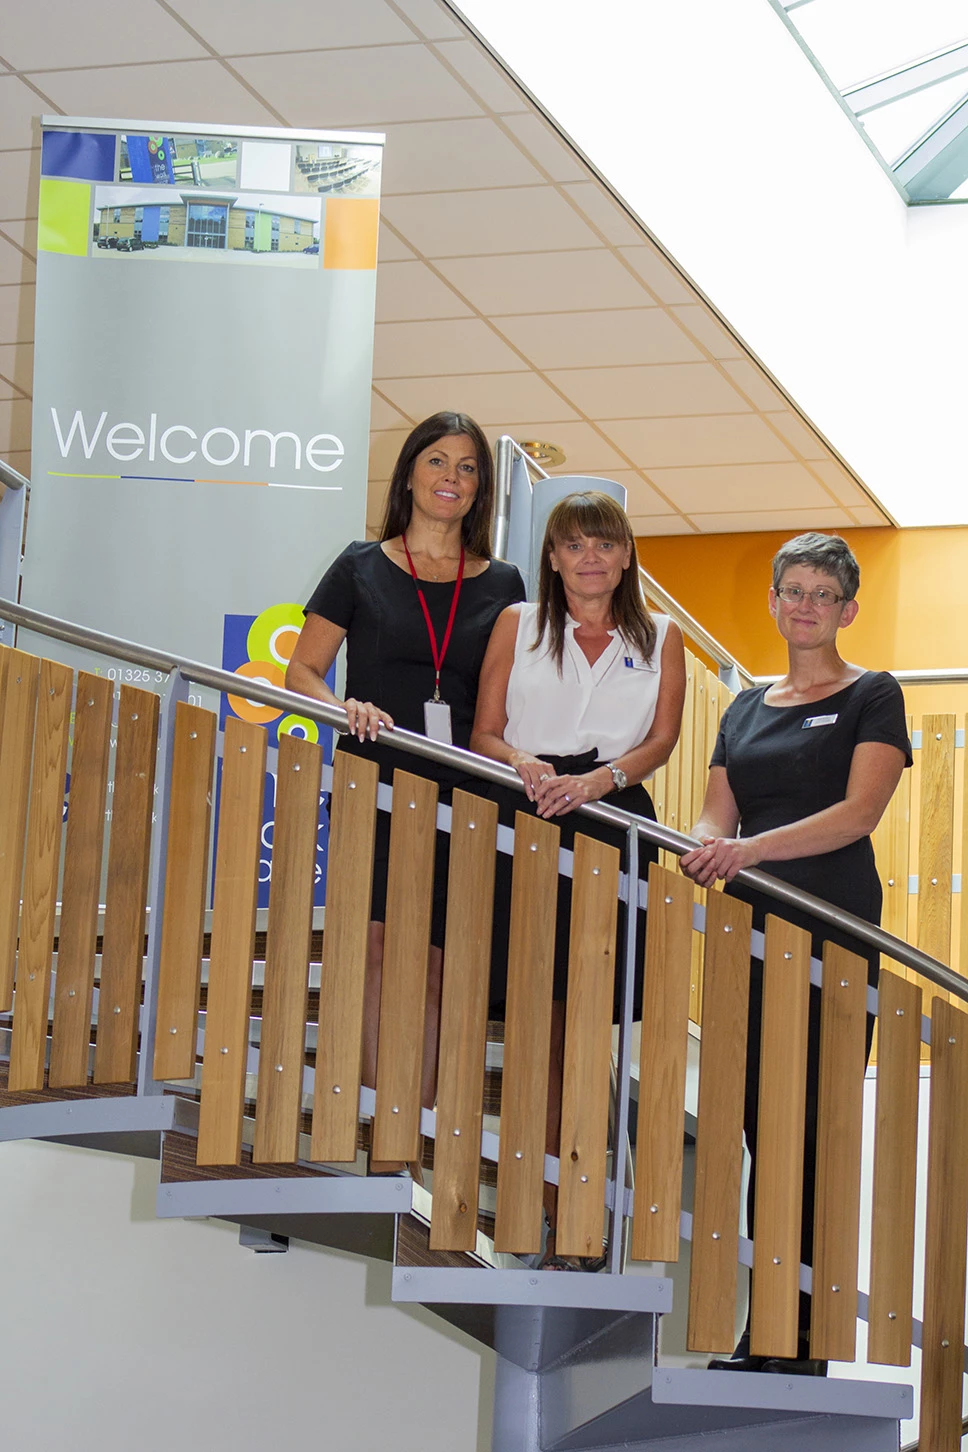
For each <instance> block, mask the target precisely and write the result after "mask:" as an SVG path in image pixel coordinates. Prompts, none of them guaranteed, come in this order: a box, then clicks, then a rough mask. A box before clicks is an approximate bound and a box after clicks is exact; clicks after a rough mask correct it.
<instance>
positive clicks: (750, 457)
mask: <svg viewBox="0 0 968 1452" xmlns="http://www.w3.org/2000/svg"><path fill="white" fill-rule="evenodd" d="M607 430H608V434H609V437H610V438H613V439H614V440H615V442H616V443H617V444H618V446H619V448H622V449H624V450H625V451H626V453H627V454H629V456H630V457H631V459H632V460H633V462H634V463H635V465H636V466H637V467H638V468H640V469H649V470H652V469H660V468H668V467H670V466H673V465H695V464H757V463H764V462H766V461H770V462H772V461H774V460H779V459H788V458H789V457H790V451H789V450H788V449H787V447H786V445H785V444H783V443H780V442H779V440H778V439H777V438H776V436H775V435H774V434H772V433H771V432H770V430H769V429H768V428H767V426H766V425H765V424H764V423H763V421H762V419H760V418H759V417H758V416H757V415H756V414H752V413H745V414H726V415H718V416H716V417H712V418H709V417H700V418H651V419H649V418H646V419H614V420H613V421H612V422H611V423H609V424H608V425H607ZM803 473H804V478H805V479H806V478H808V477H809V476H808V475H807V473H806V470H804V471H803ZM674 497H676V498H677V499H678V494H677V493H676V494H675V496H674Z"/></svg>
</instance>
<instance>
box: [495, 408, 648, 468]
mask: <svg viewBox="0 0 968 1452" xmlns="http://www.w3.org/2000/svg"><path fill="white" fill-rule="evenodd" d="M483 422H484V427H485V429H486V431H487V435H488V437H489V438H490V437H491V436H492V433H493V435H494V436H496V435H497V434H499V433H501V432H503V430H504V422H503V420H502V419H500V418H496V419H488V420H486V421H483ZM515 433H516V434H517V435H518V438H519V439H521V438H526V437H527V435H525V434H523V433H522V432H521V430H519V429H516V430H515ZM538 437H539V438H540V439H542V440H543V441H546V442H549V443H552V444H557V445H558V446H559V448H561V449H562V450H563V451H564V455H565V463H564V465H563V466H562V468H560V469H556V470H555V474H556V475H557V474H602V475H604V476H605V477H606V478H608V479H610V478H611V477H612V472H613V470H615V469H620V470H623V469H625V470H627V469H628V462H627V461H626V460H625V459H623V458H622V456H621V454H619V453H618V452H617V451H616V450H615V449H613V448H612V446H611V444H609V443H608V441H607V440H606V439H603V438H602V437H601V435H600V434H599V433H598V432H597V431H596V430H595V429H593V428H592V426H591V424H587V423H556V424H552V425H549V426H548V428H547V431H546V432H543V433H540V434H539V435H538Z"/></svg>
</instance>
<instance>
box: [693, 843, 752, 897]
mask: <svg viewBox="0 0 968 1452" xmlns="http://www.w3.org/2000/svg"><path fill="white" fill-rule="evenodd" d="M700 840H701V841H702V844H703V845H702V846H701V847H697V848H696V849H695V851H693V852H685V853H683V855H682V856H681V857H680V858H679V866H680V867H681V868H682V871H683V872H684V873H685V875H686V877H688V878H690V879H691V880H692V881H693V882H695V883H696V884H697V885H698V886H699V887H712V885H713V883H714V882H717V881H718V880H719V879H720V878H721V879H722V880H723V882H732V880H733V878H734V877H735V876H736V874H737V872H742V871H743V868H744V867H756V866H757V864H758V863H760V862H762V861H763V857H762V853H761V851H760V848H759V846H758V844H757V839H756V838H755V837H702V838H701V839H700Z"/></svg>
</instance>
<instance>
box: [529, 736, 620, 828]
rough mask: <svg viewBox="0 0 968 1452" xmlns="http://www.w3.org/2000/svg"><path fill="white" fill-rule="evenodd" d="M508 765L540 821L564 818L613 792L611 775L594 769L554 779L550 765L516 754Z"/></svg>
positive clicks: (600, 768) (601, 768)
mask: <svg viewBox="0 0 968 1452" xmlns="http://www.w3.org/2000/svg"><path fill="white" fill-rule="evenodd" d="M511 765H512V766H513V767H514V769H515V771H516V772H517V774H518V776H519V777H520V778H521V780H522V781H523V782H524V789H525V792H526V794H527V798H528V801H529V802H535V803H536V804H537V808H538V816H539V817H564V816H567V814H568V813H569V812H573V811H574V810H575V808H576V807H583V806H584V805H585V803H586V802H597V801H599V800H600V799H601V798H602V797H603V796H605V794H606V792H609V791H611V789H612V774H611V772H610V771H609V770H608V768H607V767H605V768H603V767H597V768H596V769H595V770H594V771H590V772H587V773H585V774H584V775H582V776H572V775H567V776H556V775H555V769H554V767H553V766H552V765H551V763H550V761H542V760H541V759H540V757H537V756H531V755H530V754H529V753H528V752H526V751H515V752H512V755H511Z"/></svg>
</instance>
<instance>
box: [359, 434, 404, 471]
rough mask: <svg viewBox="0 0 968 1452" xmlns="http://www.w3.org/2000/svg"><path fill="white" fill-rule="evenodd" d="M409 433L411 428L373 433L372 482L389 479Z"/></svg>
mask: <svg viewBox="0 0 968 1452" xmlns="http://www.w3.org/2000/svg"><path fill="white" fill-rule="evenodd" d="M409 433H410V430H409V428H404V429H379V430H376V431H375V432H371V434H370V468H369V477H370V479H371V480H374V479H375V480H384V479H389V477H390V475H391V473H392V472H393V466H394V464H395V463H396V462H397V455H398V454H399V452H400V450H401V449H402V448H403V443H404V440H405V439H406V437H407V435H408V434H409Z"/></svg>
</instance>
